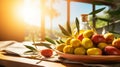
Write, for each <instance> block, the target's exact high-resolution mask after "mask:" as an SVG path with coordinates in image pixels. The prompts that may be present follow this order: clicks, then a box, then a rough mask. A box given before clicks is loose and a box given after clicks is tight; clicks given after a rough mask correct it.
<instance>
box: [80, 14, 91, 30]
mask: <svg viewBox="0 0 120 67" xmlns="http://www.w3.org/2000/svg"><path fill="white" fill-rule="evenodd" d="M88 29H90V27H89V24H88V14H81V19H80V30H81V31H82V30H88Z"/></svg>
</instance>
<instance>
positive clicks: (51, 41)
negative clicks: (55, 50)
mask: <svg viewBox="0 0 120 67" xmlns="http://www.w3.org/2000/svg"><path fill="white" fill-rule="evenodd" d="M45 40H46V41H48V42H49V43H51V44H55V42H54V40H52V39H50V38H47V37H46V38H45Z"/></svg>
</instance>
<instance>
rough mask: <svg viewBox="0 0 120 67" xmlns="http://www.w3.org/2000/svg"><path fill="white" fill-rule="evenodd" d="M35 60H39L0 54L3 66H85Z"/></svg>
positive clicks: (0, 63)
mask: <svg viewBox="0 0 120 67" xmlns="http://www.w3.org/2000/svg"><path fill="white" fill-rule="evenodd" d="M37 62H39V60H35V59H28V58H22V57H15V56H7V55H3V54H0V65H3V66H5V67H55V66H58V67H85V66H83V65H80V64H66V63H58V62H49V61H41V62H40V63H39V64H36V63H37Z"/></svg>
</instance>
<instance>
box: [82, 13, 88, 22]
mask: <svg viewBox="0 0 120 67" xmlns="http://www.w3.org/2000/svg"><path fill="white" fill-rule="evenodd" d="M81 17H82V22H88V14H82V15H81Z"/></svg>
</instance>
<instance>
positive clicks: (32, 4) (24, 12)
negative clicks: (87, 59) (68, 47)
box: [0, 0, 120, 41]
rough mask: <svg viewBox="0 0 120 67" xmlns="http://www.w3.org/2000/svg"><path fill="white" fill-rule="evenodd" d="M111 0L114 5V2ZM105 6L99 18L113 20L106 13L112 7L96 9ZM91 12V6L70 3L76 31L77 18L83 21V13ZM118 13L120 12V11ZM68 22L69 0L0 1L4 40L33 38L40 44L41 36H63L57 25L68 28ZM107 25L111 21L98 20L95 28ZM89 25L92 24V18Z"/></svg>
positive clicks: (0, 27)
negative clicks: (66, 25)
mask: <svg viewBox="0 0 120 67" xmlns="http://www.w3.org/2000/svg"><path fill="white" fill-rule="evenodd" d="M110 1H111V2H113V1H112V0H110ZM115 3H119V1H118V0H116V2H115ZM117 6H118V5H117ZM103 7H105V9H104V10H103V11H101V12H100V13H98V14H97V16H98V17H103V18H105V19H106V18H107V19H110V15H109V14H108V13H107V11H109V9H111V7H109V6H106V5H96V10H97V9H100V8H103ZM118 9H119V8H118ZM90 12H92V4H88V3H83V2H82V3H81V2H71V3H70V23H71V26H72V27H73V28H74V21H75V18H76V17H77V18H80V15H81V14H89V13H90ZM117 12H119V10H118V11H117ZM118 14H120V13H118ZM118 14H117V15H118ZM42 19H44V20H42ZM118 19H120V18H118ZM41 20H42V21H41ZM42 22H43V23H42ZM66 22H67V1H66V0H0V40H1V41H3V40H16V41H24V40H27V41H30V40H32V38H33V37H34V39H35V40H37V41H39V40H40V38H41V37H42V35H45V36H50V37H52V38H56V37H57V36H58V35H59V36H60V35H61V33H60V32H61V31H58V29H59V28H58V24H61V25H63V26H65V23H66ZM107 22H108V21H103V20H100V19H98V20H97V21H96V28H103V27H104V26H107V24H108V23H107ZM89 23H90V24H92V16H91V15H90V21H89ZM117 25H119V24H117ZM42 29H45V30H46V31H45V32H44V31H42V32H40V31H41V30H42ZM33 35H34V36H33Z"/></svg>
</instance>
